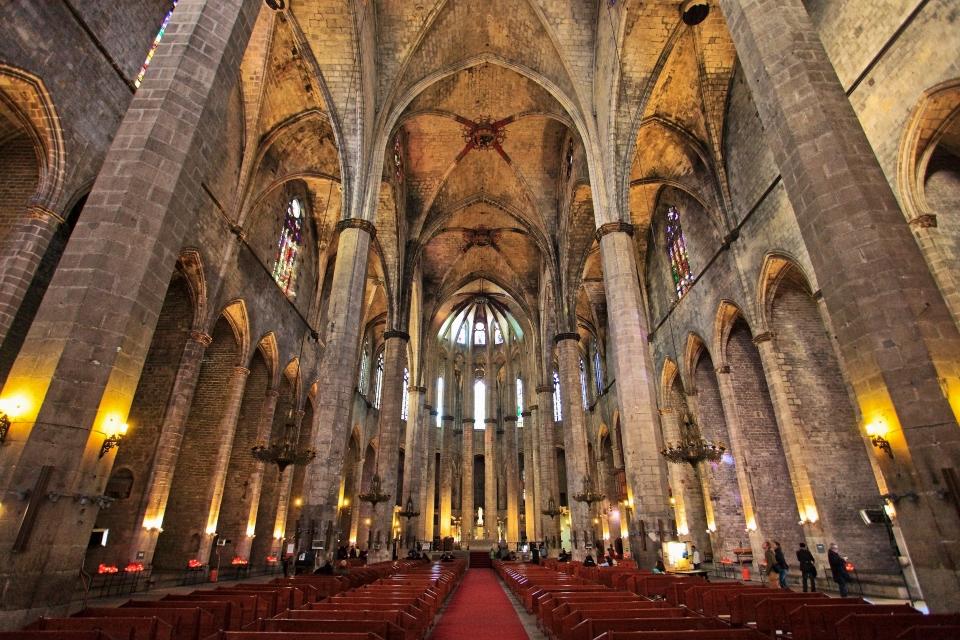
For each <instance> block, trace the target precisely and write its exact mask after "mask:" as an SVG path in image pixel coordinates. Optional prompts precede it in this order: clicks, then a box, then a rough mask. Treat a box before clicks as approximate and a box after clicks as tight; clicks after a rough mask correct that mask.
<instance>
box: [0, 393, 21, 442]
mask: <svg viewBox="0 0 960 640" xmlns="http://www.w3.org/2000/svg"><path fill="white" fill-rule="evenodd" d="M22 412H23V401H22V400H21V399H20V398H6V399H4V400H2V401H0V444H2V443H4V442H6V440H7V433H8V432H9V431H10V425H11V424H12V423H13V420H12V419H13V418H16V417H17V416H18V415H20V414H21V413H22Z"/></svg>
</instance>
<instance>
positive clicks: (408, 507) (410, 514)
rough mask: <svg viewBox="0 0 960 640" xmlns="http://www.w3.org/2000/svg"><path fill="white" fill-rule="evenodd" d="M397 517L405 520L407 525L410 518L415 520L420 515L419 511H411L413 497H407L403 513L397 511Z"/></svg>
mask: <svg viewBox="0 0 960 640" xmlns="http://www.w3.org/2000/svg"><path fill="white" fill-rule="evenodd" d="M387 497H388V498H389V496H387ZM397 515H398V516H400V517H401V518H406V519H407V523H408V524H409V522H410V518H416V517H417V516H419V515H420V512H419V511H414V509H413V497H412V496H407V504H406V505H404V507H403V511H398V512H397Z"/></svg>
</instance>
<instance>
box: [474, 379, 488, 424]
mask: <svg viewBox="0 0 960 640" xmlns="http://www.w3.org/2000/svg"><path fill="white" fill-rule="evenodd" d="M486 394H487V385H485V384H483V380H477V381H476V382H475V383H473V419H474V423H473V428H474V429H483V428H484V427H485V424H484V421H485V420H486V419H487V397H486Z"/></svg>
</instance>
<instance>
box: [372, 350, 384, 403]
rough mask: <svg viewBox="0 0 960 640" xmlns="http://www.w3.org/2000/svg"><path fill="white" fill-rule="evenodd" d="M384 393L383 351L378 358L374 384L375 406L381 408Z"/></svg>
mask: <svg viewBox="0 0 960 640" xmlns="http://www.w3.org/2000/svg"><path fill="white" fill-rule="evenodd" d="M382 393H383V351H381V352H380V355H378V356H377V373H376V378H375V379H374V383H373V406H375V407H376V408H377V409H379V408H380V396H381V395H382Z"/></svg>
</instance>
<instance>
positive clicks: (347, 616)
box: [277, 609, 421, 640]
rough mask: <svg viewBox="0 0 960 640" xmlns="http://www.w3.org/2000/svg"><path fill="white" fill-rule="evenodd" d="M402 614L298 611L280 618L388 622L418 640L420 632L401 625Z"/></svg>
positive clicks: (391, 612) (409, 638)
mask: <svg viewBox="0 0 960 640" xmlns="http://www.w3.org/2000/svg"><path fill="white" fill-rule="evenodd" d="M401 615H403V614H402V612H399V611H369V610H367V611H309V610H304V609H297V610H295V611H284V612H283V613H281V614H279V615H278V616H277V617H278V618H288V619H294V620H358V619H359V620H382V621H383V622H388V623H390V624H391V625H393V626H395V627H396V628H398V629H400V630H401V632H403V633H404V637H405V638H406V640H417V639H418V638H420V635H421V634H420V632H419V631H418V630H417V629H416V628H413V627H410V628H407V629H404V628H403V626H402V625H401V624H400V622H401Z"/></svg>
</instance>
